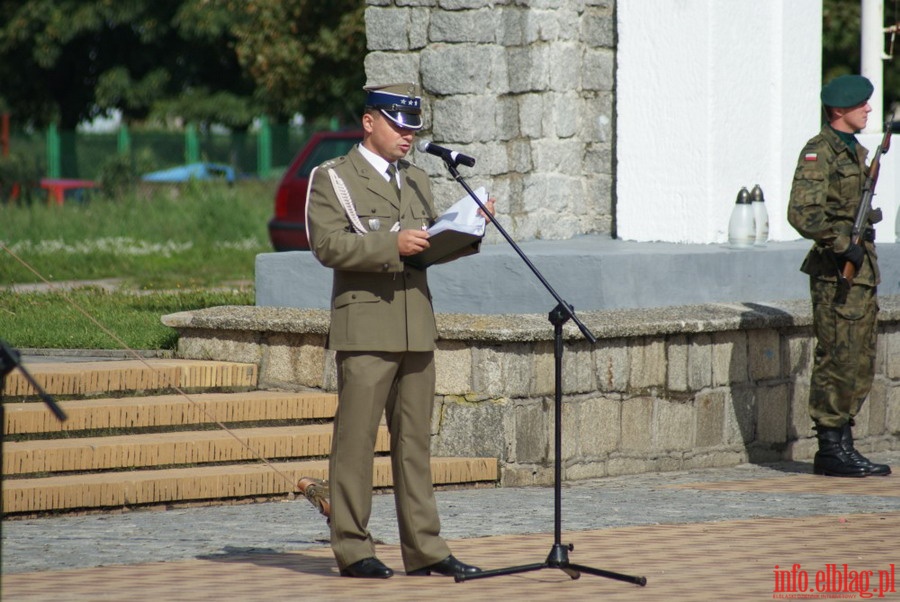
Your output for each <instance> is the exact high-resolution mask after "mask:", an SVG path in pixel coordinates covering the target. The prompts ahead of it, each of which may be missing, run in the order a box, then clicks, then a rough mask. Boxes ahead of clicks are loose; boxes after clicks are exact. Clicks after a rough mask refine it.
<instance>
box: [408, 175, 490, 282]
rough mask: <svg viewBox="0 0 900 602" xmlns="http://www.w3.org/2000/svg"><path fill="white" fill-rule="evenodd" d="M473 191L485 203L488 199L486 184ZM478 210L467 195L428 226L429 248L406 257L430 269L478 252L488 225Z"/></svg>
mask: <svg viewBox="0 0 900 602" xmlns="http://www.w3.org/2000/svg"><path fill="white" fill-rule="evenodd" d="M474 192H475V195H476V196H477V197H478V199H479V200H480V201H481V202H482V203H486V202H487V191H485V189H484V187H483V186H482V187H481V188H479V189H478V190H475V191H474ZM478 210H479V207H478V204H477V203H476V202H475V201H474V200H473V199H472V198H471V197H470V196H468V195H466V196H464V197H463V198H461V199H460V200H458V201H457V202H456V203H454V204H453V206H452V207H450V208H449V209H448V210H447V211H445V212H444V213H443V214H441V216H440V217H438V218H437V219H436V220H435V222H434V224H432V225H431V227H430V228H428V243H429V245H430V246H429V248H427V249H425V250H424V251H422V252H421V253H417V254H416V255H412V256H409V257H404V258H403V260H404V261H405V262H406V263H407V264H409V265H412V266H415V267H417V268H427V267H428V266H430V265H433V264H435V263H442V262H445V261H451V260H453V259H457V258H459V257H463V256H465V255H471V254H472V253H476V252H477V250H478V245H479V244H480V243H481V239H482V238H483V237H484V228H485V219H484V217H483V216H481V215H479V214H478Z"/></svg>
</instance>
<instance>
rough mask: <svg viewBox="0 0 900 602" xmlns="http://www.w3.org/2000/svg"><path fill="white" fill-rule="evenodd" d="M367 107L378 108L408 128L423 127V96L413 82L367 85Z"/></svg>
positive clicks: (392, 119) (389, 117)
mask: <svg viewBox="0 0 900 602" xmlns="http://www.w3.org/2000/svg"><path fill="white" fill-rule="evenodd" d="M363 90H365V91H366V92H367V93H368V94H367V95H366V108H367V109H376V110H378V111H381V113H382V114H383V115H384V116H385V117H387V118H388V119H390V120H391V121H393V122H394V123H396V124H397V125H399V126H400V127H402V128H405V129H408V130H420V129H422V98H421V96H420V93H419V86H417V85H416V84H412V83H403V84H387V85H384V86H366V87H365V88H363Z"/></svg>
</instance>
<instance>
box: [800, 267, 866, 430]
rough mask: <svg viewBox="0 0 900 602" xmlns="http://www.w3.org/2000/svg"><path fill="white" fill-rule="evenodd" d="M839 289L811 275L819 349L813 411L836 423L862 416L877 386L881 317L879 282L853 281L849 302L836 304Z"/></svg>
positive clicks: (827, 423)
mask: <svg viewBox="0 0 900 602" xmlns="http://www.w3.org/2000/svg"><path fill="white" fill-rule="evenodd" d="M837 292H838V288H837V283H835V282H827V281H824V280H818V279H816V278H810V294H811V296H812V305H813V333H814V335H815V337H816V351H815V358H814V364H813V369H812V378H811V379H810V387H809V415H810V417H811V418H812V419H813V422H814V423H815V424H816V425H817V426H824V427H834V428H837V427H841V426H843V425H844V424H846V423H847V422H848V421H849V420H850V419H851V418H853V417H854V416H856V414H857V413H858V412H859V409H860V408H861V407H862V404H863V402H864V401H865V399H866V397H867V396H868V395H869V391H870V390H871V388H872V380H873V379H874V377H875V340H876V336H877V334H876V322H877V317H878V299H877V291H876V288H875V287H869V286H864V285H854V286H852V287H851V288H850V291H849V293H848V294H847V300H846V302H845V303H843V304H835V302H834V300H835V295H836V294H837Z"/></svg>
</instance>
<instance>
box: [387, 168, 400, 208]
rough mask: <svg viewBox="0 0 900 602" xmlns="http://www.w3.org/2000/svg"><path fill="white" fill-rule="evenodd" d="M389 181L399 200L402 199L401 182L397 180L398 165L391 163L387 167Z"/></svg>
mask: <svg viewBox="0 0 900 602" xmlns="http://www.w3.org/2000/svg"><path fill="white" fill-rule="evenodd" d="M387 175H388V182H389V183H390V185H391V188H393V189H394V192H395V193H397V200H400V183H399V182H397V166H396V165H394V164H393V163H391V164H390V165H388V168H387Z"/></svg>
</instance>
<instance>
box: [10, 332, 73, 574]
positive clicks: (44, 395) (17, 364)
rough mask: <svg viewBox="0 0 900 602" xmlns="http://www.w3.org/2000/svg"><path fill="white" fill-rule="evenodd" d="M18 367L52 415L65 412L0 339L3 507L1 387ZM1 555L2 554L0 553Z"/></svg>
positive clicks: (62, 420)
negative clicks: (8, 375)
mask: <svg viewBox="0 0 900 602" xmlns="http://www.w3.org/2000/svg"><path fill="white" fill-rule="evenodd" d="M16 368H19V370H21V371H22V375H23V376H24V377H25V380H27V381H28V383H29V384H30V385H31V386H32V387H34V390H35V391H37V394H38V396H39V397H40V398H41V399H42V400H43V402H44V403H46V404H47V406H48V407H49V408H50V411H51V412H53V415H54V416H56V417H57V418H58V419H59V421H60V422H65V420H66V413H65V412H63V410H62V408H60V407H59V406H58V405H57V404H56V402H55V401H54V400H53V398H52V397H50V396H49V395H47V392H46V391H44V389H43V388H41V385H39V384H38V382H37V381H36V380H34V377H33V376H31V374H29V373H28V371H27V370H26V369H25V367H24V366H23V365H22V361H21V359H20V357H19V352H18V351H16V350H15V349H13V348H11V347H10V346H9V345H8V344H7V343H6V341H4V340H3V339H0V508H2V507H3V498H2V481H3V430H4V429H5V428H6V417H5V415H4V409H3V389H4V387H5V385H6V375H7V374H9V373H10V372H12V371H13V370H15V369H16ZM2 518H3V513H2V511H0V541H3V521H2ZM0 557H2V555H0Z"/></svg>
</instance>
